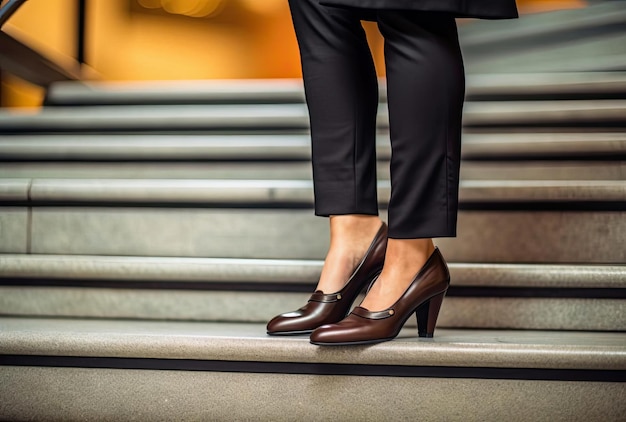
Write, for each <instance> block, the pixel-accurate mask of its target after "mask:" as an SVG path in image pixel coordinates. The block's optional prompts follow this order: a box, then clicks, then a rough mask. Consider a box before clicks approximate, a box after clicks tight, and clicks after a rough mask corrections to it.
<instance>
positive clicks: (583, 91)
mask: <svg viewBox="0 0 626 422" xmlns="http://www.w3.org/2000/svg"><path fill="white" fill-rule="evenodd" d="M466 85H467V88H466V94H467V97H468V98H471V99H481V98H493V97H502V98H511V97H515V98H536V97H540V98H545V97H546V96H550V98H551V99H559V98H572V97H574V98H576V97H581V98H593V97H594V96H596V98H597V96H601V97H604V96H610V97H613V98H618V97H622V98H624V97H626V77H625V74H624V73H619V72H613V73H602V72H593V73H575V72H568V73H561V74H554V73H545V74H541V73H539V74H537V73H535V74H493V73H491V74H485V75H475V74H474V75H468V77H467V83H466ZM129 88H130V89H129ZM379 91H380V92H379V98H380V99H381V101H386V94H387V93H386V85H385V80H384V78H382V79H381V80H379ZM246 102H247V103H302V102H304V90H303V87H302V81H301V80H299V79H282V80H271V81H270V80H201V81H169V82H160V83H158V84H155V83H153V82H132V83H129V82H126V83H119V82H117V83H116V82H81V83H63V82H61V83H56V84H53V85H52V86H51V87H50V89H49V90H48V93H47V97H46V103H47V105H57V106H64V105H72V106H75V105H102V104H109V105H124V104H146V105H148V104H159V103H160V104H163V103H168V104H211V103H231V104H232V103H246Z"/></svg>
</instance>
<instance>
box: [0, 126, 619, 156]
mask: <svg viewBox="0 0 626 422" xmlns="http://www.w3.org/2000/svg"><path fill="white" fill-rule="evenodd" d="M310 149H311V147H310V138H309V136H308V135H294V134H288V135H285V134H275V135H261V134H255V135H212V136H207V135H189V134H187V135H163V134H155V135H128V134H123V135H120V134H109V135H97V134H80V135H77V134H64V135H51V134H39V135H19V136H7V135H3V136H0V159H1V160H16V159H19V160H42V159H43V160H50V161H52V160H95V161H103V160H116V159H117V160H168V161H174V160H298V161H302V160H309V159H310V155H311V154H310ZM377 149H378V151H377V155H378V158H379V159H383V160H388V159H389V158H390V147H389V137H388V136H387V135H380V136H379V140H378V148H377ZM462 153H463V157H464V158H470V159H480V158H489V157H493V156H497V157H515V156H520V155H521V156H526V157H538V158H545V157H568V156H572V155H575V156H581V155H590V154H591V155H598V154H606V155H610V154H613V155H619V154H622V155H623V154H625V153H626V134H625V133H606V132H599V133H593V132H588V133H495V134H494V133H485V134H470V133H467V134H465V135H464V136H463V150H462Z"/></svg>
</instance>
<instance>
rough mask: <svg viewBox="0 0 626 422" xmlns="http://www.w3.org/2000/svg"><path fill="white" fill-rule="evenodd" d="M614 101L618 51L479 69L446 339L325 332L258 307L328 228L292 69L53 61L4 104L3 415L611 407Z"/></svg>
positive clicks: (618, 307) (316, 248)
mask: <svg viewBox="0 0 626 422" xmlns="http://www.w3.org/2000/svg"><path fill="white" fill-rule="evenodd" d="M520 87H524V89H520ZM596 93H597V94H596ZM594 94H595V96H597V97H598V98H594ZM607 95H608V96H609V97H610V98H609V99H607V98H606V96H607ZM548 97H549V99H547V98H548ZM382 98H383V101H384V93H383V96H382ZM563 98H564V99H563ZM624 116H626V74H624V73H601V72H596V73H580V74H576V73H570V74H526V75H524V74H519V75H503V76H497V75H491V76H480V75H476V76H473V77H470V79H469V88H468V104H467V107H466V116H465V132H466V133H465V138H464V147H463V148H464V149H463V164H462V183H461V212H460V216H459V236H458V238H456V239H441V240H439V241H438V245H439V246H440V248H441V249H442V251H443V252H444V254H445V256H446V257H447V258H448V260H449V261H450V262H451V265H450V266H451V271H452V286H451V288H450V291H449V295H448V298H447V299H446V301H445V302H444V306H443V309H442V313H441V316H440V321H439V328H438V329H437V333H436V336H435V339H434V340H425V339H418V338H417V337H416V336H415V326H414V323H411V322H410V323H409V325H408V326H407V327H406V328H405V330H404V331H403V333H402V334H401V335H400V337H399V338H398V339H397V340H395V341H393V342H389V343H384V344H379V345H375V346H370V347H337V348H319V347H316V346H312V345H310V344H309V342H308V338H307V337H306V336H299V337H298V336H297V337H286V338H285V337H280V338H271V337H268V336H266V334H265V330H264V323H265V322H266V321H267V320H268V319H269V318H271V317H272V316H273V315H275V314H277V313H279V312H282V311H286V310H290V309H295V308H297V307H299V306H301V304H303V303H304V302H305V301H306V298H307V297H308V294H309V293H310V291H311V290H312V289H313V287H314V284H315V282H316V279H317V276H318V274H319V272H320V269H321V265H322V262H321V259H322V258H323V256H324V253H325V247H326V243H327V241H328V239H327V238H326V234H325V233H326V224H327V222H326V221H325V220H324V219H320V218H316V217H314V216H313V213H312V192H311V181H310V173H309V172H310V170H309V167H310V163H309V158H310V157H309V147H308V138H307V128H308V121H307V115H306V108H305V106H304V104H303V102H302V90H301V86H300V85H299V83H298V82H294V81H241V82H194V83H180V82H179V83H170V84H159V85H152V84H132V85H126V84H111V83H83V84H76V83H60V84H57V85H55V86H54V87H53V88H52V89H51V90H50V92H49V97H48V99H47V105H46V107H44V109H43V110H42V111H41V112H38V113H34V114H31V113H25V114H23V113H19V112H17V111H11V110H9V111H5V112H3V113H2V114H1V115H0V130H1V132H2V135H1V136H0V157H1V159H2V161H3V162H2V165H1V166H0V200H1V201H2V204H1V205H2V212H1V213H0V252H1V255H0V290H1V294H0V312H1V314H2V317H1V318H0V353H2V355H1V356H0V364H1V365H2V366H0V380H1V385H2V386H3V388H2V389H0V418H2V419H7V420H23V419H39V420H50V419H64V420H86V419H88V420H92V419H101V420H107V419H108V420H111V419H137V420H145V419H148V420H152V419H159V420H161V419H162V420H173V419H180V420H187V419H189V420H193V419H202V420H326V419H328V420H357V419H363V420H379V419H383V418H385V419H392V420H395V419H398V420H503V419H507V418H508V419H513V420H520V419H524V420H620V419H621V418H622V417H623V412H624V411H625V410H626V404H625V402H624V400H623V397H624V394H625V393H626V388H624V385H625V384H624V381H625V380H626V335H625V334H624V331H625V330H626V315H625V307H624V303H625V302H624V299H625V298H626V294H625V293H626V267H625V266H624V262H626V259H625V258H626V252H625V251H626V240H625V239H626V220H625V219H624V213H625V211H626V182H625V177H624V176H625V174H626V167H625V166H624V160H625V159H626V136H625V133H626V132H625V131H624V129H625V128H626V119H625V118H624ZM379 120H380V121H379V127H380V144H379V147H378V149H379V154H378V155H379V162H380V166H379V167H380V169H379V171H380V174H379V179H380V183H379V190H380V201H381V208H382V209H383V210H384V209H385V207H386V203H387V200H388V197H389V183H388V172H387V167H388V160H389V148H388V140H387V125H386V121H387V120H386V115H385V109H384V103H383V104H381V113H380V119H379ZM411 324H413V325H411Z"/></svg>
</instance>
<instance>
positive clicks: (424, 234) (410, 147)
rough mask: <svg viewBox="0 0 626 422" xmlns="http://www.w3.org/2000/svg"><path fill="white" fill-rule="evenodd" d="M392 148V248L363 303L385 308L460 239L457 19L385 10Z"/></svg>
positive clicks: (461, 72)
mask: <svg viewBox="0 0 626 422" xmlns="http://www.w3.org/2000/svg"><path fill="white" fill-rule="evenodd" d="M378 25H379V28H380V31H381V33H382V34H383V36H384V37H385V62H386V67H387V95H388V105H389V125H390V135H391V144H392V161H391V190H392V193H391V199H390V203H389V237H390V239H389V243H388V245H387V254H386V257H385V266H384V268H383V272H382V273H381V276H380V278H379V279H378V281H377V282H376V283H375V284H374V286H373V287H372V289H371V290H370V292H369V293H368V295H367V297H366V298H365V301H364V302H363V304H362V306H363V307H365V308H366V309H369V310H381V309H386V308H388V307H389V306H391V305H392V304H393V303H394V302H395V301H396V300H397V299H398V298H399V297H400V296H401V295H402V293H404V291H405V290H406V288H407V287H408V285H409V283H410V282H411V281H412V279H413V277H414V276H415V274H417V272H418V271H419V270H420V269H421V268H422V266H423V265H424V263H425V262H426V260H427V259H428V257H429V256H430V255H431V253H432V252H433V251H434V245H433V242H432V240H431V238H432V237H446V236H454V235H455V234H456V218H457V208H458V184H459V163H460V148H461V143H460V139H461V114H462V107H463V99H464V92H465V79H464V69H463V61H462V56H461V51H460V48H459V44H458V36H457V31H456V24H455V21H454V18H452V17H451V16H448V15H443V14H430V13H429V14H425V13H420V12H395V11H381V12H380V13H379V19H378Z"/></svg>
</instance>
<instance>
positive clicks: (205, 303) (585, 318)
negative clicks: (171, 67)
mask: <svg viewBox="0 0 626 422" xmlns="http://www.w3.org/2000/svg"><path fill="white" fill-rule="evenodd" d="M452 283H453V284H454V279H453V280H452ZM308 297H309V294H306V293H281V292H241V291H206V290H200V291H194V290H191V291H189V290H186V291H185V290H152V289H148V290H145V289H114V288H101V289H92V288H77V287H16V286H3V287H0V315H2V316H29V317H33V316H34V317H63V318H68V317H69V318H76V317H79V318H112V319H144V320H184V321H217V322H254V323H265V322H267V321H269V320H270V319H271V318H272V317H274V316H275V315H278V314H280V313H283V312H287V311H291V310H295V309H298V308H300V307H301V306H303V305H304V304H305V303H306V301H307V299H308ZM358 302H360V299H359V300H357V303H358ZM624 303H625V302H624V300H620V299H582V298H532V297H518V298H510V297H509V298H503V297H500V298H498V297H454V296H450V297H447V298H446V299H445V301H444V304H443V306H442V309H441V313H440V315H439V318H438V322H437V326H438V327H444V328H479V329H537V330H586V331H626V315H625V311H624ZM406 326H407V327H413V328H415V327H416V322H415V317H411V318H409V320H408V321H407V325H406Z"/></svg>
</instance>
